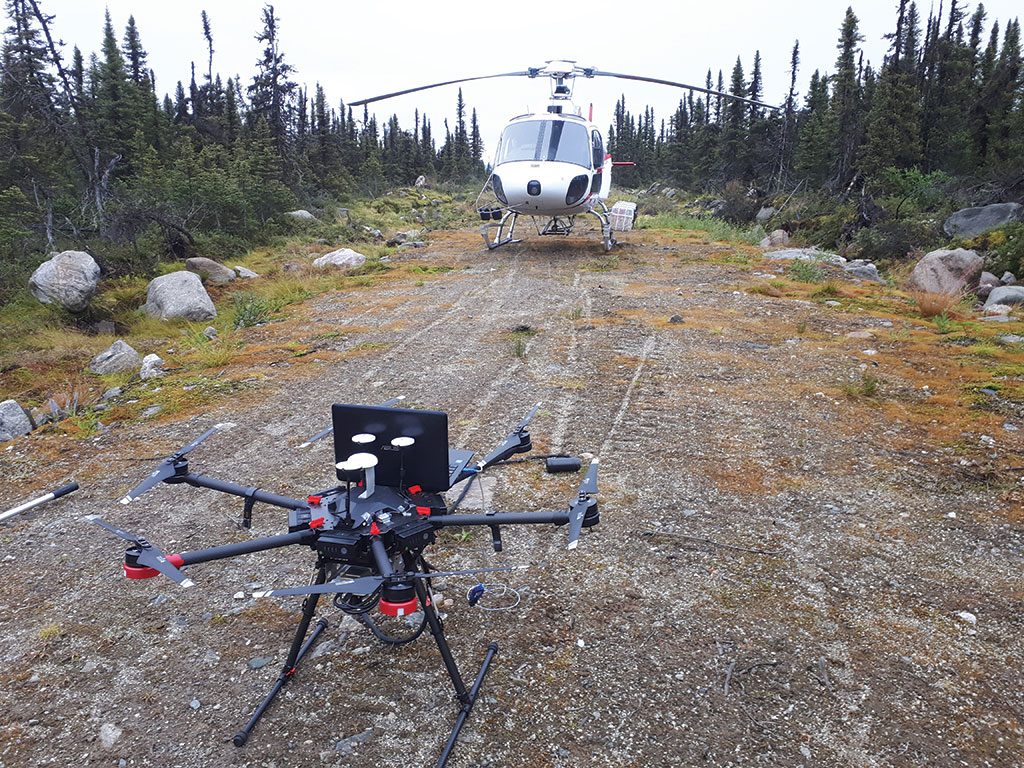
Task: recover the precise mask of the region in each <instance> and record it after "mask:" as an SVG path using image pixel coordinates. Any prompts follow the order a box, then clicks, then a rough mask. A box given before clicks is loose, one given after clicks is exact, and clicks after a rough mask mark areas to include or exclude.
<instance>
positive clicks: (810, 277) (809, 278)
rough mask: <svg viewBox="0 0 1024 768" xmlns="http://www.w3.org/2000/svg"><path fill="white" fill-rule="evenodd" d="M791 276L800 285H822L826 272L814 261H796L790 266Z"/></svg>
mask: <svg viewBox="0 0 1024 768" xmlns="http://www.w3.org/2000/svg"><path fill="white" fill-rule="evenodd" d="M788 272H789V276H790V277H791V278H792V279H794V280H796V281H797V282H798V283H820V282H823V281H824V279H825V270H824V269H822V267H821V265H820V264H817V263H816V262H813V261H805V260H803V259H796V260H794V261H793V262H792V263H791V264H790V265H789V270H788Z"/></svg>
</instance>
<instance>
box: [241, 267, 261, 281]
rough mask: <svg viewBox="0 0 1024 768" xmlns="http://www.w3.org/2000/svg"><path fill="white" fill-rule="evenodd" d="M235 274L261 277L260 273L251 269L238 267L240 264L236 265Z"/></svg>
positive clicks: (246, 276) (245, 276)
mask: <svg viewBox="0 0 1024 768" xmlns="http://www.w3.org/2000/svg"><path fill="white" fill-rule="evenodd" d="M235 274H236V275H238V276H239V277H243V278H249V279H251V278H254V277H259V275H258V274H256V273H255V272H253V271H252V270H251V269H246V268H245V267H238V266H236V267H235Z"/></svg>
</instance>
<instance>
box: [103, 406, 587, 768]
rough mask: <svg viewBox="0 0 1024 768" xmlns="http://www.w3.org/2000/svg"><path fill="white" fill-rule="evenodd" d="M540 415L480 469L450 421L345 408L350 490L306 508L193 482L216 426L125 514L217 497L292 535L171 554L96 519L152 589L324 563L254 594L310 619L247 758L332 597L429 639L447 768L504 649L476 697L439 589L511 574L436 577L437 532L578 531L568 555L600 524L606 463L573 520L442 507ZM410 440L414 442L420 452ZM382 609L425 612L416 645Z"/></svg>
mask: <svg viewBox="0 0 1024 768" xmlns="http://www.w3.org/2000/svg"><path fill="white" fill-rule="evenodd" d="M538 407H539V404H538V406H535V407H534V408H533V410H532V411H530V413H529V414H528V415H527V416H526V418H524V419H523V420H522V421H521V422H519V425H518V426H517V427H516V428H515V429H513V431H512V432H511V433H509V435H508V436H507V437H506V438H505V439H504V440H503V441H502V442H501V443H500V444H499V445H498V446H497V447H496V448H495V449H494V450H492V451H491V452H489V453H488V454H487V455H486V456H485V457H484V458H483V459H482V460H480V461H479V462H478V463H477V464H475V465H473V466H472V467H470V466H468V462H469V460H470V458H471V457H472V455H473V454H472V452H470V451H464V450H453V449H449V448H448V445H447V439H448V438H447V434H448V430H447V425H448V421H447V415H446V414H444V413H441V412H439V411H418V410H411V409H408V410H407V409H396V408H387V407H385V406H354V405H335V406H334V407H333V413H332V415H333V417H334V424H333V429H334V436H335V458H336V459H337V462H336V463H339V464H344V465H345V469H339V470H338V473H339V480H342V481H343V482H344V484H343V485H342V484H338V485H335V486H332V487H330V488H327V489H325V490H321V491H318V492H316V493H313V494H310V495H309V496H307V497H306V499H304V500H303V499H293V498H290V497H287V496H281V495H278V494H275V493H270V492H268V491H264V490H261V489H259V488H257V487H245V486H242V485H238V484H236V483H232V482H229V481H225V480H219V479H217V478H213V477H208V476H205V475H200V474H197V473H195V472H192V471H191V469H190V467H189V462H188V454H189V453H190V452H191V451H192V450H194V449H195V448H196V447H197V446H198V445H199V444H200V443H201V442H202V441H203V440H205V439H207V438H208V437H210V436H212V435H213V434H215V433H216V432H217V431H219V430H220V429H224V428H227V427H228V426H233V425H227V424H224V425H217V426H216V427H214V428H213V429H211V430H208V431H207V432H206V433H204V434H203V435H202V436H201V437H200V438H198V439H196V440H194V441H193V442H192V443H190V444H189V445H187V446H185V448H183V449H182V450H180V451H178V452H176V453H174V454H172V455H171V456H170V457H168V458H167V459H165V460H164V461H163V462H161V463H160V464H159V465H158V467H157V469H156V470H154V472H153V473H152V474H151V475H150V476H149V477H147V478H146V479H145V480H144V481H143V482H142V483H140V484H139V485H138V486H137V487H136V488H134V489H132V490H131V491H130V492H129V493H128V494H127V495H126V496H125V497H124V499H123V501H124V503H129V502H131V501H132V500H134V499H136V498H138V497H139V496H141V495H142V494H143V493H145V492H146V491H148V490H150V489H151V488H153V487H155V486H156V485H157V484H159V483H161V482H164V483H168V484H171V485H175V484H185V485H191V486H194V487H197V488H209V489H212V490H215V491H220V492H222V493H227V494H230V495H233V496H238V497H240V498H242V499H243V500H244V505H243V513H242V514H243V523H244V522H245V521H248V520H250V519H251V515H252V510H253V506H254V505H255V504H256V503H263V504H269V505H272V506H276V507H281V508H284V509H287V510H288V532H287V533H283V534H279V535H276V536H266V537H261V538H255V539H248V540H245V541H241V542H237V543H232V544H223V545H220V546H215V547H209V548H206V549H199V550H193V551H189V552H181V553H175V554H165V553H164V552H163V551H162V550H160V549H159V548H158V547H156V546H154V545H153V544H151V543H150V542H149V541H148V540H146V539H144V538H142V537H141V536H138V535H136V534H133V533H130V532H128V531H126V530H124V529H121V528H118V527H115V526H113V525H110V524H109V523H106V522H105V521H103V520H101V519H100V518H99V517H97V516H95V515H90V516H88V517H87V518H85V519H86V520H87V521H89V522H92V523H95V524H96V525H99V526H101V527H102V528H104V529H105V530H107V531H108V532H110V533H112V534H114V535H115V536H117V537H119V538H121V539H123V540H125V541H127V542H129V544H130V545H131V546H129V547H128V549H127V550H126V551H125V553H124V572H125V576H127V577H128V578H131V579H146V578H152V577H154V576H158V575H161V574H162V575H164V576H167V577H169V578H171V579H173V580H174V581H176V582H177V583H178V584H180V585H181V586H183V587H188V586H192V585H193V582H192V580H191V579H190V578H188V577H187V576H186V575H185V574H184V573H183V571H182V570H181V569H183V568H185V567H188V566H192V565H196V564H199V563H204V562H209V561H211V560H222V559H225V558H230V557H236V556H238V555H244V554H249V553H254V552H262V551H266V550H270V549H277V548H280V547H286V546H291V545H295V544H298V545H302V546H303V547H305V548H311V549H312V550H313V551H314V552H315V553H316V564H315V566H314V568H315V570H314V576H313V579H312V583H310V584H308V585H306V586H299V587H291V588H284V589H269V590H265V591H262V592H254V593H253V596H254V597H265V596H282V597H285V596H303V597H304V600H303V603H302V618H301V619H300V621H299V626H298V628H297V630H296V632H295V636H294V638H293V640H292V644H291V647H290V649H289V651H288V655H287V658H286V659H285V662H284V666H283V668H282V670H281V673H280V674H279V675H278V678H277V680H276V681H275V683H274V685H273V686H272V687H271V689H270V692H269V693H268V694H267V696H266V697H265V698H264V699H263V700H262V701H261V702H260V704H259V705H258V706H257V707H256V709H255V711H254V712H253V714H252V717H250V719H249V721H248V722H247V723H246V724H245V726H244V727H243V728H242V729H241V730H240V731H239V732H238V733H237V734H235V736H234V739H233V742H234V744H235V746H238V747H241V746H243V745H244V744H245V743H246V742H247V741H248V739H249V735H250V734H251V733H252V730H253V728H255V727H256V724H257V723H258V722H259V721H260V719H261V718H262V717H263V715H264V713H265V712H266V711H267V708H268V707H269V706H270V704H271V702H272V701H273V700H274V698H275V697H276V696H277V694H278V693H280V691H281V690H282V688H283V687H284V686H285V685H286V684H287V683H288V682H289V681H290V680H291V679H292V678H293V676H294V675H295V672H296V670H297V668H298V665H299V663H300V662H301V661H302V659H303V658H304V657H305V656H306V654H307V653H308V652H309V650H310V649H311V648H312V647H313V644H314V643H315V642H316V640H317V638H318V637H319V636H320V634H321V633H322V632H323V631H324V630H325V629H326V628H327V626H328V623H327V620H326V619H323V618H321V619H319V620H318V621H317V622H316V624H315V625H313V628H312V631H311V630H310V625H311V624H313V619H314V616H315V614H316V609H317V606H318V603H319V600H320V598H321V596H323V595H330V596H332V598H333V603H334V605H335V607H337V608H339V609H340V610H342V611H343V612H345V613H348V614H350V615H352V616H354V617H355V618H356V619H357V620H358V621H360V623H362V624H363V625H364V626H365V627H366V628H367V629H369V631H370V632H371V633H372V634H373V635H374V637H376V638H377V639H378V640H380V641H381V642H383V643H386V644H389V645H394V646H398V645H404V644H406V643H410V642H412V641H414V640H416V639H417V638H418V637H419V636H420V635H421V634H422V633H423V631H424V630H425V629H427V628H429V630H430V634H431V636H432V637H433V638H434V641H435V643H436V644H437V648H438V651H439V653H440V655H441V660H442V662H443V664H444V667H445V670H446V671H447V673H448V676H449V678H450V679H451V682H452V687H453V688H454V690H455V699H456V702H457V705H458V708H459V709H458V714H457V716H456V719H455V725H454V727H453V728H452V731H451V734H450V736H449V737H448V739H447V741H446V742H445V745H444V747H443V749H442V751H441V755H440V757H439V758H438V762H437V765H438V766H444V765H445V763H446V762H447V760H448V757H449V755H450V754H451V751H452V749H453V748H454V746H455V743H456V740H457V739H458V736H459V733H460V731H461V729H462V726H463V724H464V723H465V721H466V718H467V717H468V716H469V713H470V711H471V710H472V708H473V705H474V704H475V702H476V700H477V697H478V695H479V691H480V687H481V685H482V684H483V681H484V677H485V675H486V674H487V670H488V668H489V667H490V664H491V661H492V660H493V658H494V656H495V654H496V653H497V652H498V645H497V643H493V642H492V643H490V644H489V645H488V646H487V650H486V652H485V653H484V658H483V662H482V663H481V666H480V669H479V671H478V672H477V674H476V677H475V678H474V679H473V681H472V683H471V684H470V685H468V686H467V685H466V682H465V680H464V679H463V677H462V675H461V673H460V672H459V668H458V665H457V664H456V662H455V659H454V657H453V655H452V652H451V648H450V647H449V646H448V641H447V639H446V637H445V633H444V627H443V625H442V623H441V618H440V616H439V614H438V612H437V609H436V606H435V605H434V600H433V598H432V592H431V584H432V579H435V578H440V577H446V578H447V577H457V576H463V575H471V574H477V573H487V572H492V571H504V570H510V568H474V569H468V570H462V571H449V572H444V571H436V570H435V569H433V568H432V567H431V566H430V564H429V563H428V562H427V561H426V559H425V558H424V551H425V550H426V548H427V547H428V546H430V545H431V544H432V543H433V542H434V540H435V537H436V534H437V531H439V530H441V529H442V528H445V527H451V526H456V527H469V526H487V527H488V528H489V529H490V532H491V541H492V544H493V546H494V549H495V551H500V550H501V548H502V540H501V528H502V526H507V525H521V524H532V525H543V524H547V525H559V526H560V525H568V534H569V535H568V548H569V549H573V548H575V547H576V545H577V543H578V541H579V538H580V534H581V532H582V529H583V528H589V527H591V526H594V525H597V524H598V523H599V522H600V515H599V512H598V507H597V501H596V500H595V499H594V498H593V495H594V494H596V493H597V470H598V461H597V459H594V460H593V461H592V462H591V464H590V468H589V469H588V470H587V473H586V475H585V476H584V478H583V481H582V482H581V483H580V485H579V487H578V488H577V490H576V492H575V493H574V495H573V496H572V499H571V500H570V502H569V505H568V508H567V509H565V508H563V509H561V510H556V511H543V512H503V513H489V514H454V513H452V512H450V511H449V509H448V507H447V506H446V504H445V500H444V498H443V496H441V495H440V492H441V491H444V490H448V489H450V488H451V487H452V486H454V485H455V484H457V483H458V482H461V481H463V480H466V479H468V478H471V477H473V476H475V475H477V474H479V473H480V472H483V471H485V470H486V469H487V468H489V467H491V466H493V465H495V464H500V463H501V462H503V461H507V460H508V459H509V458H510V457H511V456H513V455H514V454H516V453H524V452H526V451H529V450H530V449H531V447H532V443H531V440H530V433H529V429H528V428H529V423H530V420H531V419H532V418H533V416H534V415H535V414H536V413H537V408H538ZM353 438H355V439H353ZM402 438H412V441H413V442H411V443H410V442H409V441H408V439H405V440H403V439H402ZM392 441H395V442H392ZM417 447H422V448H423V449H425V450H421V451H417V452H415V453H414V452H413V451H412V450H411V449H414V448H417ZM367 457H369V458H367ZM353 475H355V477H353ZM353 482H354V485H353ZM246 527H247V526H246ZM374 608H377V609H379V610H380V611H381V613H383V614H384V615H386V616H391V617H408V616H410V615H411V614H413V613H414V612H416V611H417V610H418V611H419V612H420V613H421V615H422V618H421V619H420V621H419V624H418V626H417V627H416V628H415V629H413V630H412V631H411V632H409V633H408V634H406V635H403V636H393V635H389V634H388V633H387V632H386V631H385V630H384V629H382V627H381V626H378V624H377V623H376V622H375V621H374V620H373V619H372V618H371V616H370V612H371V611H372V610H373V609H374Z"/></svg>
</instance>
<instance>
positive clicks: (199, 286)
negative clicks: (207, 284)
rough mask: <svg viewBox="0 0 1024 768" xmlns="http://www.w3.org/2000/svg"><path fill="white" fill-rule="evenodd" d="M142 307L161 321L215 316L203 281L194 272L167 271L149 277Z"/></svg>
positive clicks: (215, 312)
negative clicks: (164, 273)
mask: <svg viewBox="0 0 1024 768" xmlns="http://www.w3.org/2000/svg"><path fill="white" fill-rule="evenodd" d="M142 309H143V311H145V312H146V314H148V315H153V316H154V317H159V318H160V319H161V320H212V319H213V318H215V317H216V316H217V309H216V308H215V307H214V306H213V302H212V301H211V300H210V295H209V294H208V293H207V292H206V289H205V288H204V287H203V281H202V280H200V279H199V275H197V274H195V273H194V272H171V273H170V274H168V275H161V276H160V277H157V278H155V279H153V280H151V281H150V283H149V289H148V290H147V291H146V303H145V305H143V307H142Z"/></svg>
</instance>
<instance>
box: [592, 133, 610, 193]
mask: <svg viewBox="0 0 1024 768" xmlns="http://www.w3.org/2000/svg"><path fill="white" fill-rule="evenodd" d="M590 148H591V153H592V158H591V160H592V162H593V166H594V178H593V179H592V180H591V182H590V194H591V195H592V196H594V197H601V196H602V195H601V189H602V187H603V186H604V176H605V174H604V173H603V171H604V141H603V140H602V139H601V134H600V133H599V132H598V131H596V130H593V131H591V132H590ZM604 196H607V192H606V193H605V195H604Z"/></svg>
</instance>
